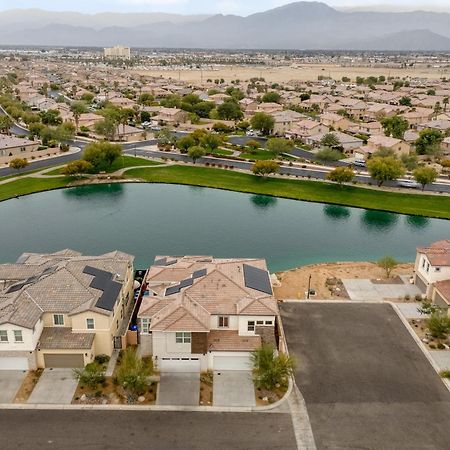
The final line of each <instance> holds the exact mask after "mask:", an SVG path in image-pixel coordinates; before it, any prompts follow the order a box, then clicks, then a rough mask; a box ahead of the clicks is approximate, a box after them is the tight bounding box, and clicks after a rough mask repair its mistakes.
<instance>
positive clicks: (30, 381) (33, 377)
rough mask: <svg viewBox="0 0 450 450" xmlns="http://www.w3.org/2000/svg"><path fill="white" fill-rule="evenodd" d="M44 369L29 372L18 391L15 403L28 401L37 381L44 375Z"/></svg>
mask: <svg viewBox="0 0 450 450" xmlns="http://www.w3.org/2000/svg"><path fill="white" fill-rule="evenodd" d="M43 371H44V369H37V370H31V371H30V372H28V373H27V376H26V377H25V379H24V380H23V383H22V386H20V389H19V390H18V391H17V394H16V397H15V398H14V403H26V402H27V400H28V397H29V396H30V394H31V393H32V392H33V389H34V387H35V386H36V383H37V382H38V381H39V378H40V377H41V375H42V372H43Z"/></svg>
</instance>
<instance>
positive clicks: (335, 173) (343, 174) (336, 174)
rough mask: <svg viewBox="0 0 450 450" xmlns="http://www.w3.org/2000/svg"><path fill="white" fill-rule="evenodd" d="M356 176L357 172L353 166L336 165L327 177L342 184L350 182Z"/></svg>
mask: <svg viewBox="0 0 450 450" xmlns="http://www.w3.org/2000/svg"><path fill="white" fill-rule="evenodd" d="M354 177H355V172H354V171H353V169H352V168H351V167H336V169H333V170H332V171H331V172H330V173H329V174H328V175H327V179H328V180H330V181H334V182H335V183H338V184H340V185H342V183H350V182H351V181H352V180H353V178H354Z"/></svg>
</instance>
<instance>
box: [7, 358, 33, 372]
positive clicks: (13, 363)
mask: <svg viewBox="0 0 450 450" xmlns="http://www.w3.org/2000/svg"><path fill="white" fill-rule="evenodd" d="M0 370H28V358H25V357H19V356H8V357H2V358H0Z"/></svg>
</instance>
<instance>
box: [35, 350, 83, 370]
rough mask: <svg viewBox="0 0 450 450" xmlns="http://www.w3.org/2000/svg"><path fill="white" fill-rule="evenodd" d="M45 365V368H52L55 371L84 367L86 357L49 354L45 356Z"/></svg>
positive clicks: (75, 354) (81, 355)
mask: <svg viewBox="0 0 450 450" xmlns="http://www.w3.org/2000/svg"><path fill="white" fill-rule="evenodd" d="M44 363H45V367H47V368H48V367H52V368H55V369H56V368H77V367H84V357H83V354H82V353H78V354H77V353H74V354H63V353H47V354H44Z"/></svg>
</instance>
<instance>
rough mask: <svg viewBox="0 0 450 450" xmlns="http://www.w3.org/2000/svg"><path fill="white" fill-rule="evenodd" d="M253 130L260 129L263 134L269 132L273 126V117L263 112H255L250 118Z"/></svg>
mask: <svg viewBox="0 0 450 450" xmlns="http://www.w3.org/2000/svg"><path fill="white" fill-rule="evenodd" d="M250 124H251V126H252V128H253V129H254V130H258V131H261V133H263V134H270V133H271V132H272V130H273V127H274V126H275V119H274V118H273V117H272V116H269V115H268V114H266V113H263V112H257V113H256V114H254V115H253V117H252V118H251V120H250Z"/></svg>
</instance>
